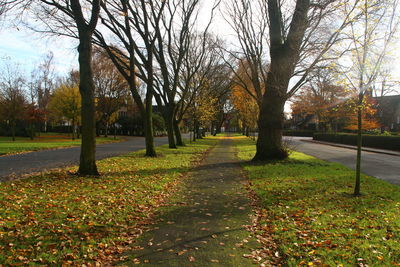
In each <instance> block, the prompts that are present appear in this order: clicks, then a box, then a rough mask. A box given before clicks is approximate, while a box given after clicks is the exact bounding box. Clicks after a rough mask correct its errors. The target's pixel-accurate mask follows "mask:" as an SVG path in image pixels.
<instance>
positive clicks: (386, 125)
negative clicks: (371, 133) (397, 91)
mask: <svg viewBox="0 0 400 267" xmlns="http://www.w3.org/2000/svg"><path fill="white" fill-rule="evenodd" d="M374 99H375V100H376V102H377V110H378V112H377V115H378V117H379V121H380V123H381V124H382V131H390V132H400V95H390V96H382V97H375V98H374Z"/></svg>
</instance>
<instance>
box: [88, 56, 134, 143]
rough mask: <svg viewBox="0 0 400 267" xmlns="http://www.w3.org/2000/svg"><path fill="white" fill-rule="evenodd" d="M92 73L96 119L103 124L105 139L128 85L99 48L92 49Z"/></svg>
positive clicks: (127, 90) (126, 94)
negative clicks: (94, 88) (95, 99)
mask: <svg viewBox="0 0 400 267" xmlns="http://www.w3.org/2000/svg"><path fill="white" fill-rule="evenodd" d="M93 72H94V74H93V75H94V76H93V79H94V83H95V87H96V98H97V101H96V111H97V119H98V121H99V122H100V123H102V124H103V127H104V128H105V133H104V136H105V137H107V136H108V129H109V126H110V124H111V123H112V122H113V121H115V120H116V119H117V115H118V114H117V112H118V110H119V109H120V108H121V107H122V106H123V105H124V102H125V100H126V97H128V94H129V89H128V84H127V83H126V80H125V79H124V77H122V75H121V74H120V73H119V72H118V70H117V69H116V67H115V66H114V64H113V63H112V61H111V60H110V58H109V57H108V55H107V53H106V52H105V51H104V50H102V49H100V48H96V49H94V56H93Z"/></svg>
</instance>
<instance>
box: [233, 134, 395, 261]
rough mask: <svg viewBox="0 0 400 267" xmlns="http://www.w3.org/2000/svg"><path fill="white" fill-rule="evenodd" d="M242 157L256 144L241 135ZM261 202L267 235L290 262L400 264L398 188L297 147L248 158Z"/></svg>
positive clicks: (252, 151)
mask: <svg viewBox="0 0 400 267" xmlns="http://www.w3.org/2000/svg"><path fill="white" fill-rule="evenodd" d="M236 142H237V143H236V144H237V148H238V150H239V152H238V156H239V158H241V159H243V160H246V161H248V160H250V159H251V158H252V156H254V154H255V146H254V142H253V141H251V140H249V139H246V138H238V139H237V141H236ZM243 167H244V169H245V170H246V172H247V174H248V177H249V180H250V187H251V189H252V190H253V191H254V192H255V193H256V195H257V196H258V198H259V203H260V205H261V209H262V210H261V214H262V215H261V222H260V224H261V229H263V230H262V231H261V234H262V235H263V236H265V237H272V239H273V240H274V241H275V242H276V243H277V246H278V253H279V255H284V257H283V260H284V263H285V264H286V265H288V266H298V265H300V266H301V265H309V266H313V265H316V266H357V265H358V266H400V216H399V215H400V188H399V187H398V186H395V185H391V184H389V183H387V182H384V181H381V180H378V179H375V178H372V177H368V176H366V175H363V176H362V185H361V190H362V193H363V195H362V196H361V197H357V198H355V197H353V196H352V195H351V193H352V192H353V184H354V171H352V170H350V169H348V168H347V167H344V166H342V165H340V164H336V163H330V162H326V161H322V160H319V159H316V158H314V157H311V156H308V155H305V154H302V153H298V152H293V153H292V154H291V156H290V158H289V159H287V160H284V161H277V162H270V163H264V164H252V163H244V164H243Z"/></svg>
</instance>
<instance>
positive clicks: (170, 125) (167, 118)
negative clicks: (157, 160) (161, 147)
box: [164, 108, 177, 149]
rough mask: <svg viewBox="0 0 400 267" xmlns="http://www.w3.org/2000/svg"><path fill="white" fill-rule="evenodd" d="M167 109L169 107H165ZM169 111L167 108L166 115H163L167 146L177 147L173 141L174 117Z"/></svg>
mask: <svg viewBox="0 0 400 267" xmlns="http://www.w3.org/2000/svg"><path fill="white" fill-rule="evenodd" d="M167 109H169V108H167ZM170 113H171V112H170V111H169V110H168V111H167V114H166V116H164V120H165V126H166V127H167V134H168V145H169V148H173V149H175V148H177V147H176V143H175V136H174V122H173V121H174V118H173V116H171V114H170Z"/></svg>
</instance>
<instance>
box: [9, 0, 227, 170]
mask: <svg viewBox="0 0 400 267" xmlns="http://www.w3.org/2000/svg"><path fill="white" fill-rule="evenodd" d="M5 2H6V3H7V4H8V6H9V7H14V8H15V9H14V10H15V11H14V12H17V13H18V14H19V15H21V16H22V17H23V16H25V15H27V16H28V18H31V17H32V16H35V17H36V19H37V20H36V22H35V23H32V22H31V20H29V19H28V20H26V21H27V25H28V27H29V28H31V29H33V30H35V31H38V32H43V33H48V34H55V35H64V36H68V37H72V38H75V39H77V40H78V41H79V45H78V52H79V66H80V67H79V92H80V95H81V102H82V105H81V117H82V118H81V124H82V127H81V129H82V149H81V161H80V167H79V171H78V172H79V173H80V174H94V175H97V174H98V172H97V167H96V164H95V157H94V156H95V123H96V120H95V118H96V116H95V113H96V105H95V88H96V84H95V81H94V78H95V75H97V74H98V73H99V72H98V70H94V67H93V66H94V64H93V62H92V60H93V57H92V55H93V44H95V45H96V46H97V47H99V48H101V49H102V51H101V52H100V53H101V54H103V55H104V54H106V55H107V58H108V59H109V60H110V62H112V65H113V66H114V68H115V69H116V70H117V71H118V73H119V76H120V77H121V78H122V80H123V83H124V84H125V86H126V87H127V88H128V89H129V91H130V93H131V96H132V98H133V99H134V101H135V103H136V105H137V107H138V109H139V111H140V113H141V116H142V118H144V128H145V137H146V155H147V156H156V151H155V148H154V140H153V136H154V133H153V132H154V130H153V121H152V118H153V116H152V113H153V112H152V108H153V99H154V100H155V101H156V102H157V104H158V106H159V109H160V111H161V113H162V116H163V118H164V121H165V124H166V128H167V131H168V139H169V146H170V148H176V146H177V144H178V145H183V141H182V137H181V134H180V129H179V126H178V125H179V123H180V121H181V120H183V119H184V117H185V114H187V113H191V114H193V118H195V119H194V122H193V125H194V126H195V127H197V128H199V125H200V123H201V122H203V121H205V120H209V119H211V118H212V117H213V116H212V115H214V114H216V113H217V111H215V112H214V111H212V110H210V107H213V108H214V106H216V105H213V104H214V103H217V102H218V101H219V98H221V96H222V95H224V94H225V93H224V92H227V85H226V82H225V81H226V79H225V78H224V79H221V78H220V77H224V76H225V77H226V69H225V68H224V67H223V66H222V64H221V59H220V57H218V54H217V53H216V52H215V48H216V43H218V40H217V38H215V37H213V36H211V35H209V34H208V28H209V25H210V23H208V24H207V25H206V26H205V29H204V30H203V31H200V32H198V31H197V30H196V28H195V25H196V24H197V23H198V16H199V8H200V3H199V1H198V0H191V1H181V0H174V1H144V0H143V1H125V0H124V1H96V0H94V1H77V0H71V1H55V0H54V1H34V0H31V1H5ZM215 8H216V6H214V7H213V8H212V10H211V18H212V17H213V15H214V12H215ZM99 21H101V24H102V27H97V24H98V22H99ZM122 80H121V81H122ZM211 87H212V90H210V89H211ZM206 103H207V104H208V105H206ZM117 106H118V104H117ZM199 113H201V114H209V115H205V116H206V117H208V118H207V119H204V116H203V115H201V116H200V115H198V114H199ZM110 114H111V112H109V111H106V112H104V114H103V115H104V116H103V117H104V120H105V123H108V121H109V118H110Z"/></svg>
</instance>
